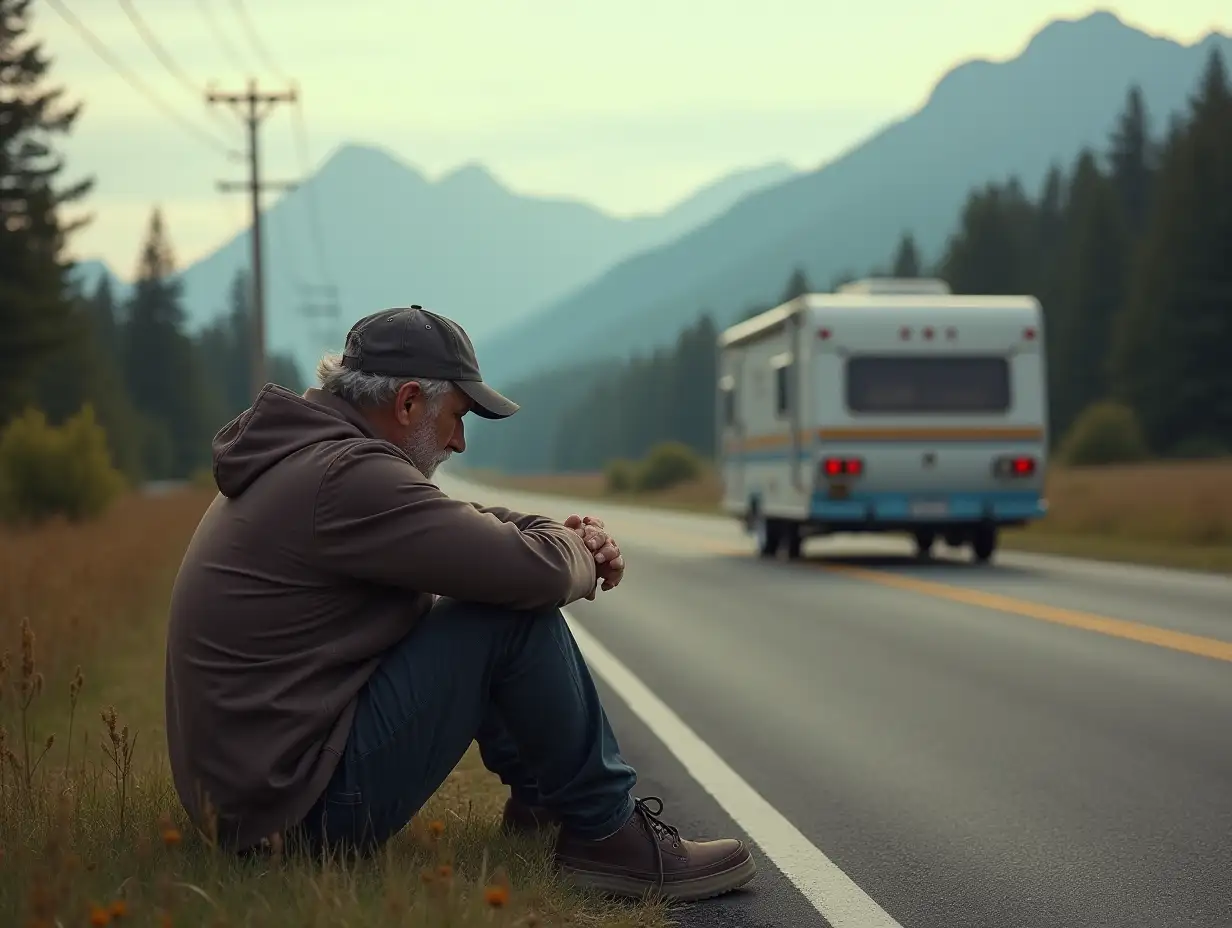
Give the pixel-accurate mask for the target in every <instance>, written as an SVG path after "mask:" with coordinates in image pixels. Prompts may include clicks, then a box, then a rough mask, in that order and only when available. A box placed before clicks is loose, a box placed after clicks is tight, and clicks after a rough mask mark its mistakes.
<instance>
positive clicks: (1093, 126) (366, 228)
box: [82, 12, 1232, 386]
mask: <svg viewBox="0 0 1232 928" xmlns="http://www.w3.org/2000/svg"><path fill="white" fill-rule="evenodd" d="M1213 47H1219V48H1221V49H1222V50H1223V51H1224V54H1225V57H1226V58H1227V60H1229V61H1232V38H1229V37H1228V36H1223V35H1218V34H1212V35H1210V36H1208V37H1207V38H1206V39H1204V40H1203V41H1201V42H1199V43H1196V44H1194V45H1190V46H1184V45H1181V44H1179V43H1177V42H1174V41H1172V40H1169V39H1162V38H1157V37H1154V36H1149V35H1146V34H1144V33H1142V32H1140V31H1138V30H1135V29H1133V28H1131V27H1129V26H1127V25H1125V24H1124V23H1122V22H1121V21H1120V20H1119V19H1118V18H1117V17H1116V16H1114V15H1113V14H1111V13H1106V12H1101V13H1095V14H1092V15H1089V16H1087V17H1084V18H1082V19H1078V20H1058V21H1055V22H1053V23H1051V24H1049V25H1048V26H1046V27H1044V28H1043V29H1041V30H1040V31H1039V32H1038V33H1037V34H1036V35H1035V36H1034V37H1033V38H1032V40H1031V41H1030V43H1029V44H1028V46H1027V47H1026V48H1025V50H1024V51H1023V52H1022V53H1021V54H1020V55H1019V56H1018V57H1017V58H1015V59H1013V60H1010V61H1007V62H1003V63H993V62H988V61H971V62H967V63H964V64H961V65H959V66H957V67H955V68H953V69H952V70H951V71H950V72H949V73H948V74H946V75H945V77H943V78H942V79H941V80H940V81H939V82H938V83H937V85H936V86H935V88H934V89H933V92H932V94H931V95H930V97H929V99H928V101H927V102H926V103H925V104H924V105H923V106H922V107H921V108H920V109H919V110H918V111H916V112H915V113H912V114H910V115H909V116H907V117H905V118H903V119H901V120H899V121H897V122H895V123H892V124H890V125H888V126H886V127H885V128H884V129H883V130H881V131H880V132H878V133H876V134H874V135H873V136H872V137H871V138H869V139H867V140H866V141H864V142H863V143H861V144H859V145H856V146H854V147H853V148H852V149H850V150H849V151H848V152H847V153H846V154H844V155H842V156H841V157H839V158H837V159H835V160H833V161H831V162H829V163H828V164H826V165H824V166H822V167H820V168H818V169H816V170H814V171H810V172H807V173H798V172H794V171H793V170H792V169H791V168H790V167H788V166H787V165H783V164H772V165H768V166H765V167H762V168H756V169H753V170H751V171H744V172H737V173H735V174H733V175H731V176H729V177H727V178H724V179H723V180H721V181H719V182H717V183H716V184H714V185H712V186H711V187H709V188H707V189H705V190H702V191H700V192H698V193H697V194H695V195H694V196H692V197H690V198H688V199H686V200H685V201H684V202H682V203H681V204H680V205H678V206H677V207H675V208H674V209H672V210H669V211H667V212H666V213H665V214H663V215H661V216H653V217H640V218H635V219H619V218H615V217H612V216H609V215H607V214H604V213H602V212H600V211H599V210H597V209H594V208H592V207H590V206H587V205H585V204H582V203H577V202H567V201H561V200H551V199H544V198H534V197H525V196H519V195H517V194H514V193H511V192H510V191H508V190H507V189H506V188H504V187H503V186H502V185H501V184H500V183H499V181H497V180H496V179H495V178H494V177H492V175H491V174H489V173H488V172H487V171H486V170H485V169H483V168H482V167H480V166H478V165H468V166H465V167H463V168H460V169H458V170H456V171H454V172H453V173H451V174H449V175H447V176H446V177H443V178H441V179H440V180H438V181H436V182H432V181H429V180H428V179H426V178H425V177H424V176H423V175H422V174H421V173H420V172H418V171H417V170H416V169H414V168H413V167H410V166H408V165H407V164H405V163H403V162H401V161H400V160H398V159H397V158H395V157H394V156H392V155H390V154H388V153H386V152H384V151H382V150H380V149H378V148H374V147H370V146H361V145H349V146H344V147H342V148H340V149H338V150H337V151H336V152H335V153H334V154H333V155H332V156H331V157H330V158H329V159H328V160H327V161H326V163H325V164H324V165H323V166H322V167H321V169H320V170H319V171H318V172H317V173H316V174H315V175H314V176H313V177H312V178H310V179H309V181H308V182H307V184H306V185H305V187H304V188H301V189H300V190H298V191H295V192H293V193H290V194H288V195H287V196H285V197H284V198H282V199H280V200H278V201H277V202H275V203H274V204H273V205H271V206H270V207H269V208H268V209H267V211H266V225H265V230H266V236H267V255H268V257H267V261H268V263H267V300H268V305H269V324H268V331H269V333H270V343H271V345H270V347H271V349H273V350H280V351H281V350H285V351H289V352H292V353H293V354H294V355H295V357H296V359H297V360H298V362H299V364H300V366H301V369H302V370H304V371H310V370H311V368H312V365H313V363H314V362H315V355H316V354H317V352H319V350H320V349H321V348H322V347H325V345H326V344H328V345H337V344H338V343H339V342H340V341H341V339H342V334H343V332H344V331H345V326H346V325H347V324H348V323H349V322H350V321H351V320H352V319H354V318H356V317H357V316H359V315H361V314H362V313H364V312H368V311H371V310H372V309H373V308H374V307H381V306H386V305H397V304H404V303H408V302H412V301H418V302H422V303H425V304H427V305H435V306H439V307H441V308H442V310H443V311H446V312H448V313H450V314H451V315H453V316H455V317H456V318H458V319H459V320H461V321H462V322H463V323H464V324H465V325H466V326H467V327H468V329H469V330H470V331H471V332H472V334H473V335H474V336H475V341H476V343H477V348H478V350H479V355H480V359H481V362H482V364H483V367H484V371H485V376H487V377H488V378H489V379H490V380H492V381H494V382H497V383H498V384H504V385H506V386H509V385H510V384H511V383H512V382H514V381H516V380H519V379H521V378H523V377H525V376H528V375H530V374H532V373H541V372H545V371H548V370H551V369H553V368H557V367H560V366H563V365H565V364H567V363H570V362H576V361H578V360H583V359H590V358H599V357H605V356H606V357H623V356H626V355H627V354H629V353H630V352H631V351H633V350H640V349H645V348H649V347H651V346H653V345H656V344H662V343H664V342H667V341H669V340H671V339H674V338H675V336H676V334H677V333H678V332H679V331H680V330H681V329H683V328H684V327H686V326H687V325H688V324H689V323H691V322H692V321H693V320H694V319H695V318H696V317H697V316H698V315H699V314H700V313H701V312H702V311H703V310H705V311H709V312H711V313H712V314H713V316H714V317H715V319H716V321H717V322H718V323H719V324H720V325H723V324H726V323H728V322H730V321H731V320H732V319H733V318H734V317H736V316H737V315H739V314H741V313H743V312H745V311H747V310H748V308H749V307H750V306H751V305H754V304H759V303H765V302H767V301H770V300H773V299H775V298H776V297H777V296H778V294H779V293H780V292H781V290H782V288H783V285H784V283H785V282H786V280H787V278H788V276H789V275H790V273H791V271H792V270H793V269H794V268H795V267H797V266H798V267H802V268H803V269H804V270H805V272H806V274H807V275H808V277H809V279H810V281H811V282H812V284H813V286H814V287H815V288H817V289H827V288H828V287H829V284H830V281H831V280H832V279H833V278H834V277H835V276H837V275H838V274H840V273H847V272H853V273H864V272H866V271H867V270H869V269H870V268H871V267H872V266H874V265H878V264H883V263H884V262H886V261H887V260H888V258H889V256H890V253H891V251H892V250H893V248H894V246H895V244H896V241H897V239H898V237H899V236H900V235H901V234H902V233H903V232H904V231H908V230H909V231H911V232H912V233H913V234H914V235H915V237H916V241H917V244H918V245H919V246H920V248H921V249H922V250H923V252H924V256H925V258H926V260H932V259H934V258H936V257H937V256H938V254H939V253H940V251H941V250H942V247H943V245H944V242H945V240H946V237H947V236H948V235H949V234H950V233H951V232H952V231H953V229H954V228H955V225H956V223H957V221H958V218H959V213H960V210H961V207H962V204H963V202H964V200H965V198H966V197H967V195H968V193H969V192H970V191H971V189H972V188H973V187H976V186H978V185H981V184H983V183H985V182H989V181H996V180H1004V179H1006V178H1007V177H1008V176H1010V175H1017V176H1018V177H1019V178H1020V179H1021V180H1022V181H1023V183H1024V184H1026V185H1027V186H1028V188H1029V189H1030V190H1031V191H1032V192H1034V191H1035V190H1036V189H1037V188H1038V185H1039V184H1040V183H1041V182H1042V180H1043V177H1044V176H1045V174H1046V172H1047V170H1048V168H1049V167H1050V165H1051V164H1053V163H1060V164H1061V165H1062V166H1063V167H1069V166H1070V165H1071V164H1072V162H1073V160H1074V158H1075V157H1076V156H1077V155H1078V153H1079V151H1080V150H1081V149H1082V148H1083V147H1084V146H1090V147H1093V148H1095V149H1097V150H1100V151H1102V150H1103V149H1104V148H1105V146H1106V142H1107V138H1108V134H1109V132H1110V131H1111V129H1112V126H1113V122H1114V120H1115V115H1116V114H1117V113H1118V112H1119V111H1120V110H1121V109H1122V107H1123V105H1124V102H1125V98H1126V94H1127V93H1128V91H1129V88H1130V86H1131V85H1133V84H1137V85H1138V86H1140V88H1141V89H1142V92H1143V96H1144V99H1145V101H1146V105H1147V107H1148V113H1149V116H1150V119H1151V123H1152V126H1151V128H1152V131H1153V133H1154V134H1156V135H1160V134H1162V133H1163V131H1164V130H1165V129H1166V126H1167V123H1168V119H1169V116H1170V114H1174V113H1177V112H1179V111H1181V110H1183V109H1184V108H1185V107H1186V106H1187V104H1188V96H1189V93H1190V91H1191V89H1192V87H1193V86H1195V82H1196V80H1197V78H1198V75H1199V73H1200V72H1201V70H1202V68H1203V66H1204V65H1205V62H1206V59H1207V56H1208V54H1209V52H1210V50H1211V49H1212V48H1213ZM307 188H311V193H312V195H313V198H314V200H315V204H316V206H317V211H318V214H319V216H320V217H321V220H322V225H323V227H324V228H323V233H324V239H325V241H324V245H325V251H326V264H327V267H326V268H325V270H327V271H328V272H329V275H328V276H332V277H334V278H335V279H336V281H337V282H338V283H339V285H340V289H341V298H342V303H343V306H342V318H341V319H340V320H338V322H337V323H336V324H335V325H334V327H333V330H331V331H330V332H329V333H328V337H327V338H326V337H325V336H323V335H322V332H321V329H320V327H319V326H318V327H316V328H315V329H314V328H313V327H312V326H310V325H309V324H308V323H307V322H306V321H305V320H304V318H303V317H302V316H301V315H300V314H299V307H300V305H301V302H300V301H301V298H302V297H303V296H304V295H303V294H301V293H299V292H297V291H296V287H295V284H296V279H297V277H298V280H299V281H300V282H305V283H319V282H321V281H322V280H323V276H324V275H323V274H322V269H320V268H318V267H317V264H318V262H317V258H316V255H315V252H314V251H313V250H312V248H311V247H310V246H311V245H312V236H311V231H312V223H311V219H312V215H311V213H310V212H309V209H308V207H309V200H308V192H309V190H308V189H307ZM174 233H175V230H174V228H172V229H171V234H172V237H173V240H174ZM247 261H248V235H247V232H246V231H245V232H243V233H241V234H239V235H238V236H236V237H235V238H233V239H232V240H231V241H229V242H227V243H225V244H224V245H222V246H221V247H220V248H219V249H218V250H217V251H216V252H215V253H213V254H212V255H210V256H208V257H206V258H205V259H203V260H201V261H199V262H197V263H196V264H194V265H192V266H190V267H189V268H187V269H186V270H185V271H184V273H183V275H182V279H183V281H184V285H185V288H184V289H185V307H186V310H187V312H188V315H189V318H190V320H191V323H192V325H193V326H194V327H196V326H198V325H200V324H202V323H204V322H207V321H208V320H209V319H210V318H212V317H213V316H215V315H216V314H217V313H218V312H219V311H221V310H222V309H223V308H224V307H223V301H224V300H225V298H226V294H227V290H228V285H229V283H230V279H231V276H232V274H233V273H234V272H235V271H236V270H237V269H239V268H241V267H245V266H246V265H247ZM295 268H299V269H300V271H299V272H298V274H296V273H294V269H295ZM82 271H83V275H85V276H89V275H91V274H92V273H97V268H95V269H93V271H91V269H89V268H83V269H82ZM579 346H582V348H583V351H582V354H583V357H582V358H579Z"/></svg>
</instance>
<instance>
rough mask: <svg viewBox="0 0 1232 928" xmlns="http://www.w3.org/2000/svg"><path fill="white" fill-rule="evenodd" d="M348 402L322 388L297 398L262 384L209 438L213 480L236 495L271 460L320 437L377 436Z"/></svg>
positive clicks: (275, 461)
mask: <svg viewBox="0 0 1232 928" xmlns="http://www.w3.org/2000/svg"><path fill="white" fill-rule="evenodd" d="M377 437H378V436H377V435H376V434H375V433H374V432H373V431H372V427H371V426H370V425H368V423H367V421H366V420H365V419H364V418H363V416H361V415H360V414H359V412H358V410H356V409H354V408H353V407H352V406H351V405H350V404H348V403H346V402H345V401H343V400H340V399H338V398H337V397H334V396H332V395H330V394H328V393H326V392H324V391H323V390H317V389H311V390H308V391H307V392H305V393H304V395H303V396H300V395H298V394H296V393H292V392H291V391H290V390H288V389H286V388H285V387H280V386H278V385H277V384H267V385H266V386H265V388H264V389H263V390H262V391H261V392H260V393H259V394H257V399H256V401H255V402H254V403H253V404H252V406H251V407H250V408H248V409H246V410H244V411H243V412H242V413H240V414H239V415H238V416H236V417H235V418H234V419H232V420H231V421H230V422H229V423H227V424H226V425H224V426H223V427H222V429H221V430H219V432H218V434H217V435H215V436H214V442H213V451H214V482H215V483H216V484H217V485H218V489H219V492H221V493H222V495H223V496H226V497H229V498H235V497H237V496H239V495H240V494H241V493H243V492H244V491H245V490H246V489H248V487H250V486H251V485H252V484H253V482H254V481H255V480H256V479H257V478H258V477H260V476H261V475H262V474H264V473H265V472H266V471H267V470H269V469H270V468H271V467H273V466H274V465H275V464H278V463H279V462H281V461H283V460H285V459H286V458H288V457H290V456H291V455H293V454H295V453H296V452H297V451H302V450H303V449H304V448H308V447H311V446H312V445H316V444H320V443H321V442H325V441H343V440H346V439H364V438H377Z"/></svg>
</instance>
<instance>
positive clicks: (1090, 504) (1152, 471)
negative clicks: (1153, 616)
mask: <svg viewBox="0 0 1232 928" xmlns="http://www.w3.org/2000/svg"><path fill="white" fill-rule="evenodd" d="M459 475H460V476H465V477H466V478H467V479H469V480H473V481H475V482H477V483H485V484H488V485H491V486H498V487H508V488H510V489H517V490H525V491H528V492H533V493H548V494H553V495H560V496H569V497H573V498H578V499H601V500H608V501H611V502H619V503H622V504H631V505H639V506H649V507H653V508H661V509H675V510H681V511H686V512H718V511H719V500H720V498H721V494H722V484H721V482H720V481H719V479H718V476H717V475H716V474H715V473H714V472H708V473H706V474H705V475H704V476H703V477H702V478H701V479H700V480H696V481H692V482H690V483H687V484H681V485H679V486H676V487H672V488H671V489H668V490H663V491H660V492H657V493H647V494H620V495H613V494H609V493H608V492H607V490H606V487H605V483H604V478H603V475H602V474H535V475H529V476H510V475H504V474H500V473H496V472H492V471H487V470H483V471H481V470H475V471H466V472H460V474H459ZM1047 497H1048V504H1049V514H1048V516H1047V518H1045V519H1043V520H1041V521H1040V522H1039V523H1037V524H1035V525H1031V526H1030V527H1028V528H1025V529H1014V530H1010V531H1007V532H1004V533H1003V535H1002V544H1003V545H1004V546H1005V547H1007V548H1017V549H1020V550H1025V551H1035V552H1039V553H1044V554H1061V555H1067V556H1073V557H1087V558H1094V559H1096V560H1106V561H1121V562H1126V563H1136V564H1150V565H1158V566H1162V567H1176V568H1183V569H1190V570H1203V571H1213V572H1222V573H1232V459H1223V460H1214V461H1171V462H1157V463H1150V464H1134V465H1122V466H1116V467H1082V468H1055V467H1054V468H1052V469H1050V471H1049V475H1048V486H1047Z"/></svg>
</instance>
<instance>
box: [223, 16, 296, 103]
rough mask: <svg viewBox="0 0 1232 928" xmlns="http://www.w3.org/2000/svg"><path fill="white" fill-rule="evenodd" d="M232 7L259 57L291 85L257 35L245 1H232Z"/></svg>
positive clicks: (278, 76)
mask: <svg viewBox="0 0 1232 928" xmlns="http://www.w3.org/2000/svg"><path fill="white" fill-rule="evenodd" d="M231 6H232V8H233V9H234V10H235V15H236V16H237V17H238V18H239V20H240V23H241V25H243V27H244V32H245V33H246V34H247V35H248V42H249V44H250V45H251V46H252V47H253V50H254V51H255V52H256V53H257V57H258V58H260V59H261V61H262V62H263V63H264V64H265V66H266V67H267V68H269V69H270V71H272V72H273V73H274V75H275V76H276V77H277V78H278V79H279V80H282V81H285V82H286V83H288V84H289V83H291V80H290V79H289V78H288V77H287V76H286V74H284V73H283V71H282V69H281V68H279V67H278V65H277V63H276V62H275V61H274V56H273V55H271V54H270V52H269V48H267V47H266V45H265V43H264V42H262V41H261V36H260V35H258V34H257V29H256V27H255V26H254V25H253V22H252V20H251V19H250V18H249V16H248V10H247V8H246V7H245V6H244V0H231Z"/></svg>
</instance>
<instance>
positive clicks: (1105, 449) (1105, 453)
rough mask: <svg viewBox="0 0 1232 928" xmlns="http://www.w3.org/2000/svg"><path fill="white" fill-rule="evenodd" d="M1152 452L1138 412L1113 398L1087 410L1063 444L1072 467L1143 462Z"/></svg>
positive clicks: (1075, 423)
mask: <svg viewBox="0 0 1232 928" xmlns="http://www.w3.org/2000/svg"><path fill="white" fill-rule="evenodd" d="M1148 453H1149V451H1148V449H1147V445H1146V439H1145V438H1144V437H1143V434H1142V426H1141V425H1140V424H1139V423H1138V417H1137V415H1135V413H1134V411H1133V410H1132V409H1130V408H1129V407H1128V406H1125V405H1123V404H1121V403H1116V402H1112V401H1109V400H1105V401H1102V402H1098V403H1092V404H1091V405H1090V406H1088V407H1087V408H1086V409H1085V410H1083V412H1082V414H1081V415H1080V416H1078V418H1077V419H1076V420H1075V422H1074V424H1073V425H1072V426H1071V427H1070V430H1069V434H1068V435H1066V436H1065V441H1064V442H1063V443H1062V445H1061V460H1062V462H1064V463H1065V464H1068V465H1070V466H1072V467H1081V466H1085V465H1095V464H1123V463H1128V462H1131V461H1141V460H1143V459H1145V458H1146V457H1147V455H1148Z"/></svg>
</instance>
